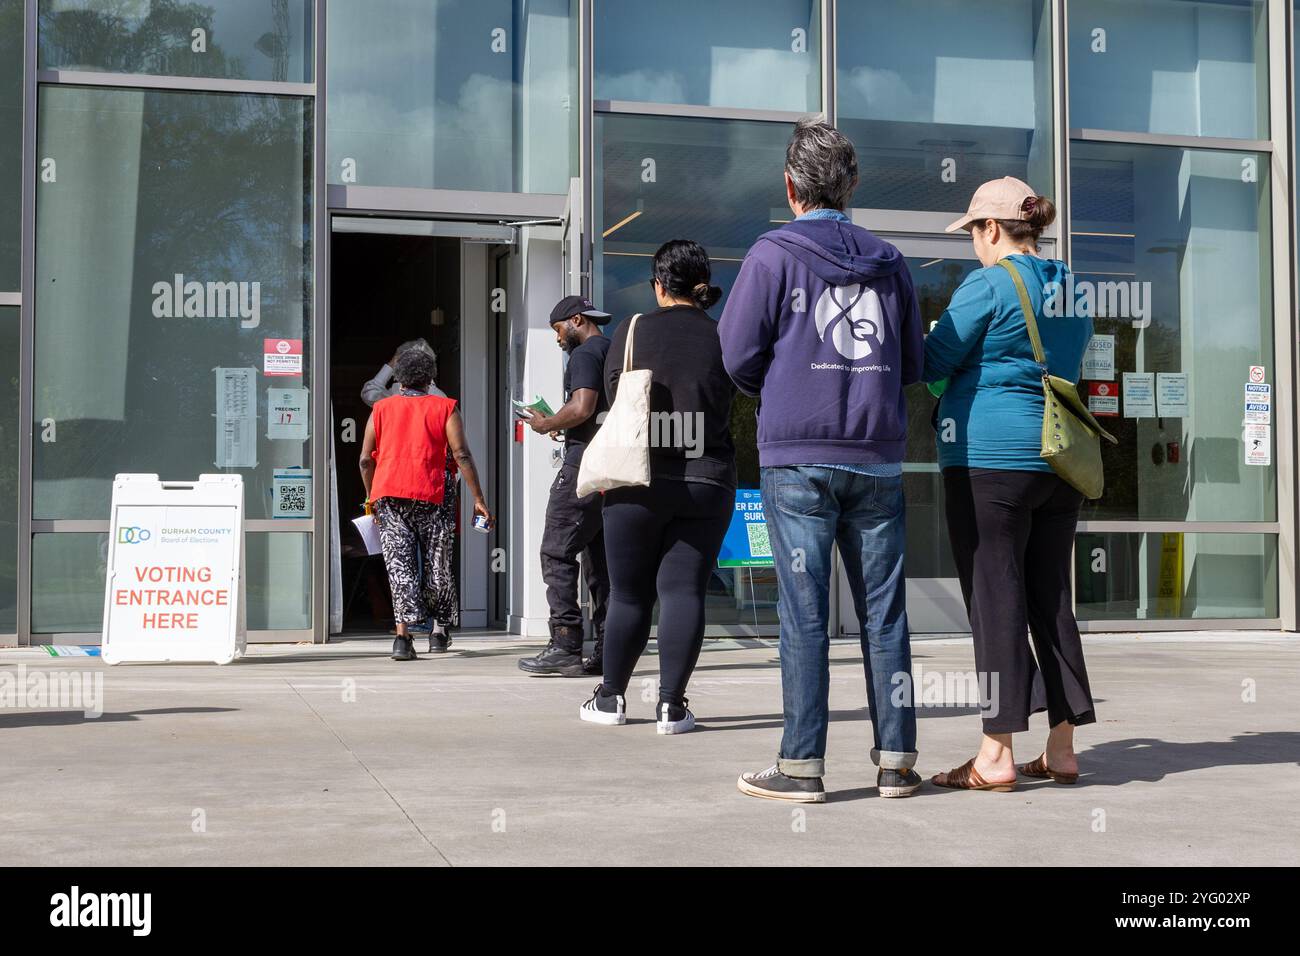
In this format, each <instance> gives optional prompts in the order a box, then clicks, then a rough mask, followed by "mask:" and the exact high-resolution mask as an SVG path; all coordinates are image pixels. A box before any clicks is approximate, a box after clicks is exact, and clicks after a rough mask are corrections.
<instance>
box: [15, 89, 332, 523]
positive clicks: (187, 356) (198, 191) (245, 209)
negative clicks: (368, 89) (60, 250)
mask: <svg viewBox="0 0 1300 956" xmlns="http://www.w3.org/2000/svg"><path fill="white" fill-rule="evenodd" d="M76 95H77V96H78V97H79V101H78V103H79V107H80V108H82V109H93V111H94V112H95V113H96V114H97V115H98V121H99V122H102V123H103V124H105V128H106V130H107V131H108V132H109V133H110V134H112V135H116V136H117V137H122V136H129V137H132V138H136V139H138V140H139V149H138V153H136V155H137V156H138V163H137V162H134V161H130V160H125V159H123V160H119V161H120V162H122V163H123V166H122V167H120V168H117V167H114V168H109V169H106V170H105V171H104V176H105V181H106V182H109V183H113V184H117V185H119V186H120V187H121V198H122V199H123V200H125V201H126V202H128V203H130V204H131V207H132V214H131V215H130V216H127V217H124V219H123V220H122V221H123V222H132V221H133V222H134V232H133V233H130V232H128V233H126V234H124V235H122V236H121V237H120V242H121V243H122V244H129V248H131V249H132V258H131V261H132V274H131V277H130V279H131V281H130V285H131V290H132V291H131V301H130V309H129V314H126V315H122V314H118V313H113V314H106V315H104V316H102V317H100V318H99V321H101V322H103V323H109V324H111V325H112V326H113V327H114V328H115V329H120V330H121V331H122V334H123V335H125V336H127V337H128V350H127V357H126V362H125V364H124V366H117V367H110V366H109V365H105V366H104V367H102V368H101V369H100V370H98V374H100V375H103V376H111V377H114V378H118V379H119V380H120V381H121V382H122V386H123V388H124V395H125V406H124V410H123V414H122V415H121V417H120V418H118V417H117V416H116V415H111V414H106V415H105V417H104V418H103V419H93V418H90V417H87V416H85V412H84V411H79V412H78V413H77V415H76V416H75V417H74V416H69V415H66V414H64V412H63V411H62V410H61V408H60V405H61V404H63V405H64V406H66V401H67V396H69V395H72V394H75V391H76V388H77V381H76V380H75V378H74V379H71V380H70V379H69V378H68V377H67V375H66V374H65V375H60V374H47V375H45V376H43V377H41V376H38V380H37V391H38V404H37V408H38V409H40V410H41V411H40V414H41V415H46V414H48V415H50V416H51V417H55V418H56V419H58V421H59V439H60V440H59V441H58V443H57V444H47V445H42V446H41V447H40V459H41V460H40V462H39V463H38V465H39V469H38V470H39V472H40V474H42V475H44V476H45V477H47V478H54V477H59V478H82V477H84V478H92V479H96V480H97V481H99V482H102V487H101V488H98V489H97V493H99V494H101V495H102V497H103V501H102V505H103V507H105V508H106V507H107V495H108V479H109V478H110V477H111V476H112V475H113V474H114V473H116V472H121V471H148V472H157V473H159V474H164V475H168V476H173V477H177V478H185V477H191V478H192V477H195V476H197V475H198V474H200V473H202V472H205V471H212V470H214V442H215V426H216V420H215V419H214V415H215V413H216V411H217V410H216V408H215V388H214V381H215V376H214V372H213V369H214V368H217V367H228V368H254V369H256V370H257V375H256V384H255V387H254V393H255V394H254V395H252V396H251V398H252V399H253V400H254V402H255V406H256V408H257V415H258V421H257V431H256V433H255V434H253V435H250V436H248V437H249V439H250V440H252V441H253V442H255V443H256V447H257V450H258V453H257V458H258V467H257V470H256V472H248V471H244V472H243V473H244V477H245V480H246V482H247V483H248V485H249V493H248V496H247V503H248V514H249V516H250V517H253V518H261V517H267V516H268V504H267V492H268V490H269V488H270V485H271V481H270V475H271V470H272V468H274V467H275V466H276V465H292V464H307V463H308V460H307V459H306V457H305V456H306V455H307V454H308V450H309V446H308V445H305V444H302V443H299V442H289V441H272V440H269V439H268V438H267V437H266V426H267V422H266V389H267V387H268V386H271V385H274V386H287V387H309V385H310V381H309V378H308V377H307V376H303V377H293V378H275V379H268V378H265V377H263V376H262V374H261V373H262V341H263V338H301V339H303V340H304V343H303V345H304V353H305V355H307V356H310V354H311V342H310V329H309V327H310V303H311V296H310V289H311V269H310V261H311V243H310V221H311V216H310V212H311V208H310V196H311V168H312V156H311V153H312V151H311V148H310V144H311V117H310V113H309V112H308V110H309V106H308V104H307V102H306V101H304V100H302V99H297V98H290V97H269V96H252V95H243V94H198V93H180V92H162V91H148V92H143V93H141V92H137V91H118V90H95V91H77V94H76ZM81 104H85V105H81ZM46 121H47V122H48V123H49V124H50V127H51V128H54V127H55V126H56V125H57V123H58V122H59V116H58V112H57V111H54V112H52V113H51V116H50V117H48V118H47V120H46ZM114 131H115V132H114ZM116 155H130V153H129V152H124V153H122V154H116ZM127 163H129V165H126V164H127ZM132 186H134V189H132V188H131V187H132ZM48 228H51V229H53V228H54V227H53V226H50V227H48ZM105 256H106V262H107V261H113V259H112V257H111V256H110V255H109V252H108V251H107V250H106V251H105ZM55 258H57V257H55ZM51 268H52V269H53V270H54V272H55V273H56V274H58V275H59V278H60V279H66V280H67V281H71V282H72V283H74V284H75V283H77V282H79V281H80V282H85V281H93V277H94V276H95V275H96V270H97V269H102V268H103V266H101V265H97V264H95V263H72V262H58V263H56V262H52V263H51ZM176 275H181V276H183V277H184V278H183V280H182V281H187V282H188V281H193V282H200V283H209V282H212V283H253V282H256V283H259V284H260V299H261V301H260V325H258V326H257V327H254V328H242V327H241V320H240V316H239V315H237V314H236V315H230V314H229V313H227V314H226V315H224V316H223V315H219V314H211V313H210V311H209V308H208V303H207V302H205V303H204V307H203V309H202V312H203V313H204V314H202V315H189V316H185V315H183V314H182V315H179V316H173V317H165V316H164V317H157V316H155V315H154V300H155V298H156V293H155V292H154V291H153V289H154V285H155V283H159V282H162V283H167V284H168V285H170V284H171V283H172V282H173V281H174V277H175V276H176ZM110 390H111V387H110ZM107 411H108V410H106V412H107ZM99 504H100V503H99V502H90V503H88V505H87V507H90V508H91V509H92V512H97V511H98V510H99Z"/></svg>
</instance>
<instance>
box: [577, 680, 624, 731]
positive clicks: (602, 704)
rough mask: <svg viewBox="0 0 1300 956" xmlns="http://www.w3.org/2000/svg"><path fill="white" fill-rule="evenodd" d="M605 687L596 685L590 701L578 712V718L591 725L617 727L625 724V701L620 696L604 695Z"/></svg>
mask: <svg viewBox="0 0 1300 956" xmlns="http://www.w3.org/2000/svg"><path fill="white" fill-rule="evenodd" d="M604 689H605V685H604V684H597V685H596V689H595V690H594V691H592V692H591V699H590V700H588V701H587V702H586V703H584V704H583V705H582V707H581V708H579V710H578V717H580V718H581V719H582V720H585V721H587V722H588V723H592V724H605V725H606V726H609V727H618V726H621V725H623V724H626V723H627V701H626V700H625V699H624V697H623V695H622V694H605V693H604Z"/></svg>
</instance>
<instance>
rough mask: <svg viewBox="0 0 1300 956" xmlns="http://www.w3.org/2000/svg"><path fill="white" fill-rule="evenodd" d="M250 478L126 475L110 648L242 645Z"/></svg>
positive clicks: (196, 651) (219, 653) (106, 646)
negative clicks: (245, 502)
mask: <svg viewBox="0 0 1300 956" xmlns="http://www.w3.org/2000/svg"><path fill="white" fill-rule="evenodd" d="M243 497H244V485H243V479H242V478H240V476H238V475H203V476H201V477H200V478H199V480H198V481H190V482H162V481H159V480H158V476H157V475H118V476H117V478H116V479H115V481H114V482H113V506H112V524H111V530H110V534H111V537H110V538H109V552H108V573H107V575H106V581H105V594H104V634H103V656H104V659H105V660H106V661H107V662H108V663H110V664H117V663H121V662H123V661H212V662H214V663H217V664H225V663H229V662H230V661H232V660H234V659H235V658H236V657H238V656H239V655H240V654H241V653H242V652H243V607H244V603H243V576H242V564H243V560H242V559H243V547H242V543H243Z"/></svg>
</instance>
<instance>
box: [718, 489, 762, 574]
mask: <svg viewBox="0 0 1300 956" xmlns="http://www.w3.org/2000/svg"><path fill="white" fill-rule="evenodd" d="M771 566H772V542H771V540H770V539H769V538H768V534H767V518H766V516H765V515H764V514H763V496H762V495H761V494H760V493H759V491H758V489H756V488H739V489H737V491H736V505H735V508H734V509H733V510H732V512H731V524H730V526H728V528H727V534H726V536H725V537H724V538H723V539H722V549H721V551H720V552H719V554H718V567H720V568H770V567H771Z"/></svg>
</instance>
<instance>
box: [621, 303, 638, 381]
mask: <svg viewBox="0 0 1300 956" xmlns="http://www.w3.org/2000/svg"><path fill="white" fill-rule="evenodd" d="M639 318H641V313H640V312H638V313H637V314H636V315H634V316H632V321H631V323H630V324H629V325H628V327H627V340H626V341H625V342H624V343H623V371H625V372H630V371H632V333H633V332H635V331H636V320H637V319H639Z"/></svg>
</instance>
